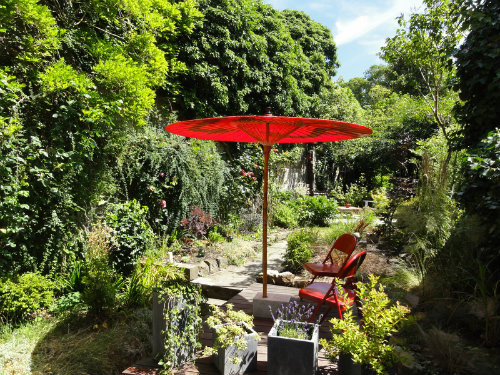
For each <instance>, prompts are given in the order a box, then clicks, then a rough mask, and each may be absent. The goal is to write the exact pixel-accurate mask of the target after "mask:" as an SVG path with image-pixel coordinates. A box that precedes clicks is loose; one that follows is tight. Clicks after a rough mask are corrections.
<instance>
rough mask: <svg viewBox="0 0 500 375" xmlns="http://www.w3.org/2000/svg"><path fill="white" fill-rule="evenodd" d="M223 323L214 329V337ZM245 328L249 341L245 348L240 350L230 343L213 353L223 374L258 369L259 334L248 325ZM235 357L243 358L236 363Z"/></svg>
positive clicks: (215, 363)
mask: <svg viewBox="0 0 500 375" xmlns="http://www.w3.org/2000/svg"><path fill="white" fill-rule="evenodd" d="M222 325H223V324H221V325H218V326H215V327H214V328H213V329H212V335H213V337H214V338H215V336H216V335H217V328H218V327H220V326H222ZM245 328H246V329H247V331H248V334H247V335H246V336H245V337H244V338H245V341H246V342H247V347H246V349H245V350H239V349H237V348H236V347H235V346H234V345H230V346H228V347H227V348H224V349H223V348H219V350H218V352H217V353H216V354H214V355H213V362H214V365H215V367H217V369H218V370H219V371H220V373H221V374H222V375H236V374H243V373H245V372H249V371H255V370H257V344H258V341H257V337H258V334H257V332H255V331H254V330H253V329H252V328H250V327H248V326H246V325H245ZM235 357H236V358H239V359H241V362H240V363H234V362H233V358H235Z"/></svg>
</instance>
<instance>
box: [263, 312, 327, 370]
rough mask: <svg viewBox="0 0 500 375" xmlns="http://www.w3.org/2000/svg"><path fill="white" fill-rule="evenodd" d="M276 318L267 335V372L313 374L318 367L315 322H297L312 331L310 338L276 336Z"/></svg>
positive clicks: (277, 323)
mask: <svg viewBox="0 0 500 375" xmlns="http://www.w3.org/2000/svg"><path fill="white" fill-rule="evenodd" d="M279 324H280V320H276V322H275V323H274V325H273V327H272V328H271V331H269V335H268V337H267V373H268V374H273V375H287V374H290V375H314V374H315V373H316V369H317V367H318V337H319V329H318V325H317V324H312V323H299V324H303V325H305V326H306V327H308V328H309V329H310V330H311V331H312V335H311V339H309V340H301V339H294V338H288V337H281V336H278V325H279Z"/></svg>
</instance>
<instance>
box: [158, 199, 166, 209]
mask: <svg viewBox="0 0 500 375" xmlns="http://www.w3.org/2000/svg"><path fill="white" fill-rule="evenodd" d="M160 206H161V208H165V207H167V201H166V200H164V199H162V200H161V202H160Z"/></svg>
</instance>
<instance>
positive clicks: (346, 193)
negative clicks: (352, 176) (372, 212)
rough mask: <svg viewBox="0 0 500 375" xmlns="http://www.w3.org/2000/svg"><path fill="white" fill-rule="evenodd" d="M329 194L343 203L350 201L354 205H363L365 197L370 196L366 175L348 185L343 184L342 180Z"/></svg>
mask: <svg viewBox="0 0 500 375" xmlns="http://www.w3.org/2000/svg"><path fill="white" fill-rule="evenodd" d="M329 195H330V196H331V197H332V198H333V199H335V200H336V201H337V202H339V203H341V204H347V203H350V204H351V205H353V206H361V207H362V206H363V205H364V202H363V199H365V198H367V197H368V189H367V187H366V181H365V178H364V175H361V177H360V178H359V180H358V183H354V182H353V183H351V184H349V185H347V186H346V187H343V186H342V181H338V182H337V184H336V185H335V186H334V187H333V189H332V190H331V191H330V193H329Z"/></svg>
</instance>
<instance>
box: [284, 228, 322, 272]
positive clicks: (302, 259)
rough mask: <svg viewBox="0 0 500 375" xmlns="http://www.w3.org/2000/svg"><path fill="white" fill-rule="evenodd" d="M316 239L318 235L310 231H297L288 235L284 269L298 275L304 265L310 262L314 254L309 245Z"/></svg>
mask: <svg viewBox="0 0 500 375" xmlns="http://www.w3.org/2000/svg"><path fill="white" fill-rule="evenodd" d="M317 239H318V233H317V232H315V231H313V230H311V229H298V230H295V231H293V232H292V233H290V234H289V235H288V238H287V241H288V245H287V250H286V253H285V261H284V265H285V268H286V269H287V270H288V271H290V272H293V273H299V272H300V271H301V270H302V267H303V265H304V263H307V262H308V261H309V260H311V257H312V255H313V253H314V251H313V249H312V247H311V244H312V243H313V242H315V241H316V240H317Z"/></svg>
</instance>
